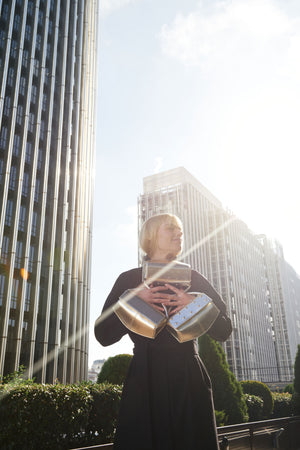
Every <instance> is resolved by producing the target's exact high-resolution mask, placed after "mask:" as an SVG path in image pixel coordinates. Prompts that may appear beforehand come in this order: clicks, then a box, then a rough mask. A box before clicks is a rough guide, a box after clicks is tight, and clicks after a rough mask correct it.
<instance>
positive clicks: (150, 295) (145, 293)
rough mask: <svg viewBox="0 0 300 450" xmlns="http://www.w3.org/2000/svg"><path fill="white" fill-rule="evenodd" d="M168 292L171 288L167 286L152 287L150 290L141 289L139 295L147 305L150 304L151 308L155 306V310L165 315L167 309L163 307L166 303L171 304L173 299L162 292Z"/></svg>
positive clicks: (146, 288)
mask: <svg viewBox="0 0 300 450" xmlns="http://www.w3.org/2000/svg"><path fill="white" fill-rule="evenodd" d="M167 290H169V288H168V287H166V286H155V287H153V286H152V285H150V288H148V287H143V288H141V290H139V291H138V292H137V295H138V296H139V297H140V298H141V299H142V300H144V301H145V302H146V303H149V304H150V305H151V306H153V308H155V309H157V310H158V311H160V312H163V313H165V309H164V307H163V306H162V305H163V304H165V303H167V304H169V302H170V299H171V297H172V295H170V294H165V293H164V292H162V291H167Z"/></svg>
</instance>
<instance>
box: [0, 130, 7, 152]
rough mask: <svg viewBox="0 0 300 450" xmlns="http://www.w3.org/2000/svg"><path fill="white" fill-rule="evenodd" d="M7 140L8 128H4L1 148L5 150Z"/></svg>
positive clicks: (0, 139)
mask: <svg viewBox="0 0 300 450" xmlns="http://www.w3.org/2000/svg"><path fill="white" fill-rule="evenodd" d="M6 139H7V128H6V127H2V129H1V135H0V148H3V149H5V146H6Z"/></svg>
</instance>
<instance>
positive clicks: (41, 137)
mask: <svg viewBox="0 0 300 450" xmlns="http://www.w3.org/2000/svg"><path fill="white" fill-rule="evenodd" d="M44 137H45V122H44V121H43V120H41V126H40V139H42V140H43V139H44Z"/></svg>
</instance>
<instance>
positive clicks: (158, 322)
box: [114, 289, 168, 339]
mask: <svg viewBox="0 0 300 450" xmlns="http://www.w3.org/2000/svg"><path fill="white" fill-rule="evenodd" d="M114 312H115V313H116V314H117V316H118V317H119V319H120V320H121V322H122V323H123V324H124V325H125V327H127V328H128V329H129V330H131V331H133V332H134V333H137V334H140V335H141V336H145V337H148V338H152V339H154V338H155V337H156V336H157V335H158V333H159V332H160V331H161V330H162V329H163V328H164V327H165V325H166V323H167V320H168V319H167V317H166V316H165V315H164V314H162V313H161V312H159V311H157V309H155V308H153V307H152V306H151V305H149V304H148V303H147V302H145V301H144V300H142V299H141V298H140V297H138V296H137V295H134V293H133V290H131V289H128V290H127V291H125V292H124V293H123V294H122V295H121V297H120V298H119V300H118V302H117V303H116V304H115V306H114Z"/></svg>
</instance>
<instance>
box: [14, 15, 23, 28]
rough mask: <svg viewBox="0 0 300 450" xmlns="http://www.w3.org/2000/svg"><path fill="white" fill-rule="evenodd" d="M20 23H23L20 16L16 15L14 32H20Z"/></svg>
mask: <svg viewBox="0 0 300 450" xmlns="http://www.w3.org/2000/svg"><path fill="white" fill-rule="evenodd" d="M20 22H21V18H20V16H19V14H16V15H15V20H14V31H19V29H20Z"/></svg>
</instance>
